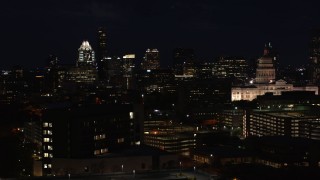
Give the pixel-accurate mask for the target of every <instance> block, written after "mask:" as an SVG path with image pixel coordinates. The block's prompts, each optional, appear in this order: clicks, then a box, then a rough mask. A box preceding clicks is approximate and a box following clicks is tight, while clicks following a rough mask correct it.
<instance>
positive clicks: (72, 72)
mask: <svg viewBox="0 0 320 180" xmlns="http://www.w3.org/2000/svg"><path fill="white" fill-rule="evenodd" d="M78 51H79V57H78V61H77V64H76V67H72V68H70V69H69V70H68V72H67V73H66V80H67V81H69V82H76V83H85V84H92V83H94V82H95V81H96V80H97V75H98V73H97V69H96V62H95V54H94V51H93V49H92V48H91V46H90V44H89V42H88V41H83V42H82V44H81V46H80V48H79V49H78Z"/></svg>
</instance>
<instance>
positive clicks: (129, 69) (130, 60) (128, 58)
mask: <svg viewBox="0 0 320 180" xmlns="http://www.w3.org/2000/svg"><path fill="white" fill-rule="evenodd" d="M135 58H136V55H135V54H126V55H124V56H123V59H122V68H123V77H124V81H125V82H124V84H125V85H124V87H125V89H132V88H133V73H134V69H135V62H134V61H135Z"/></svg>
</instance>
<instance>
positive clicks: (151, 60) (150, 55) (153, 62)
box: [141, 49, 160, 70]
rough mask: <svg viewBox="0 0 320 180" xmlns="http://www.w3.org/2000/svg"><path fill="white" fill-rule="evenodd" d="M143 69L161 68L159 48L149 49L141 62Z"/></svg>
mask: <svg viewBox="0 0 320 180" xmlns="http://www.w3.org/2000/svg"><path fill="white" fill-rule="evenodd" d="M141 68H142V69H143V70H156V69H159V68H160V53H159V51H158V49H147V50H146V53H145V55H144V58H143V61H142V63H141Z"/></svg>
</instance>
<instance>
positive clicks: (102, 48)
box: [97, 27, 108, 80]
mask: <svg viewBox="0 0 320 180" xmlns="http://www.w3.org/2000/svg"><path fill="white" fill-rule="evenodd" d="M107 57H108V51H107V33H106V30H105V28H103V27H100V28H99V29H98V47H97V66H98V75H99V78H100V79H101V80H104V79H106V76H107V70H108V62H107Z"/></svg>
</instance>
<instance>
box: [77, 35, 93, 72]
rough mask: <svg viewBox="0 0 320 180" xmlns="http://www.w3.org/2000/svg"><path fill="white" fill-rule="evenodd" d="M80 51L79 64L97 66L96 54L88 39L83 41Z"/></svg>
mask: <svg viewBox="0 0 320 180" xmlns="http://www.w3.org/2000/svg"><path fill="white" fill-rule="evenodd" d="M78 51H79V58H78V61H77V66H78V67H80V66H95V54H94V51H93V49H92V48H91V46H90V44H89V42H88V41H83V42H82V44H81V46H80V48H79V49H78Z"/></svg>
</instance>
